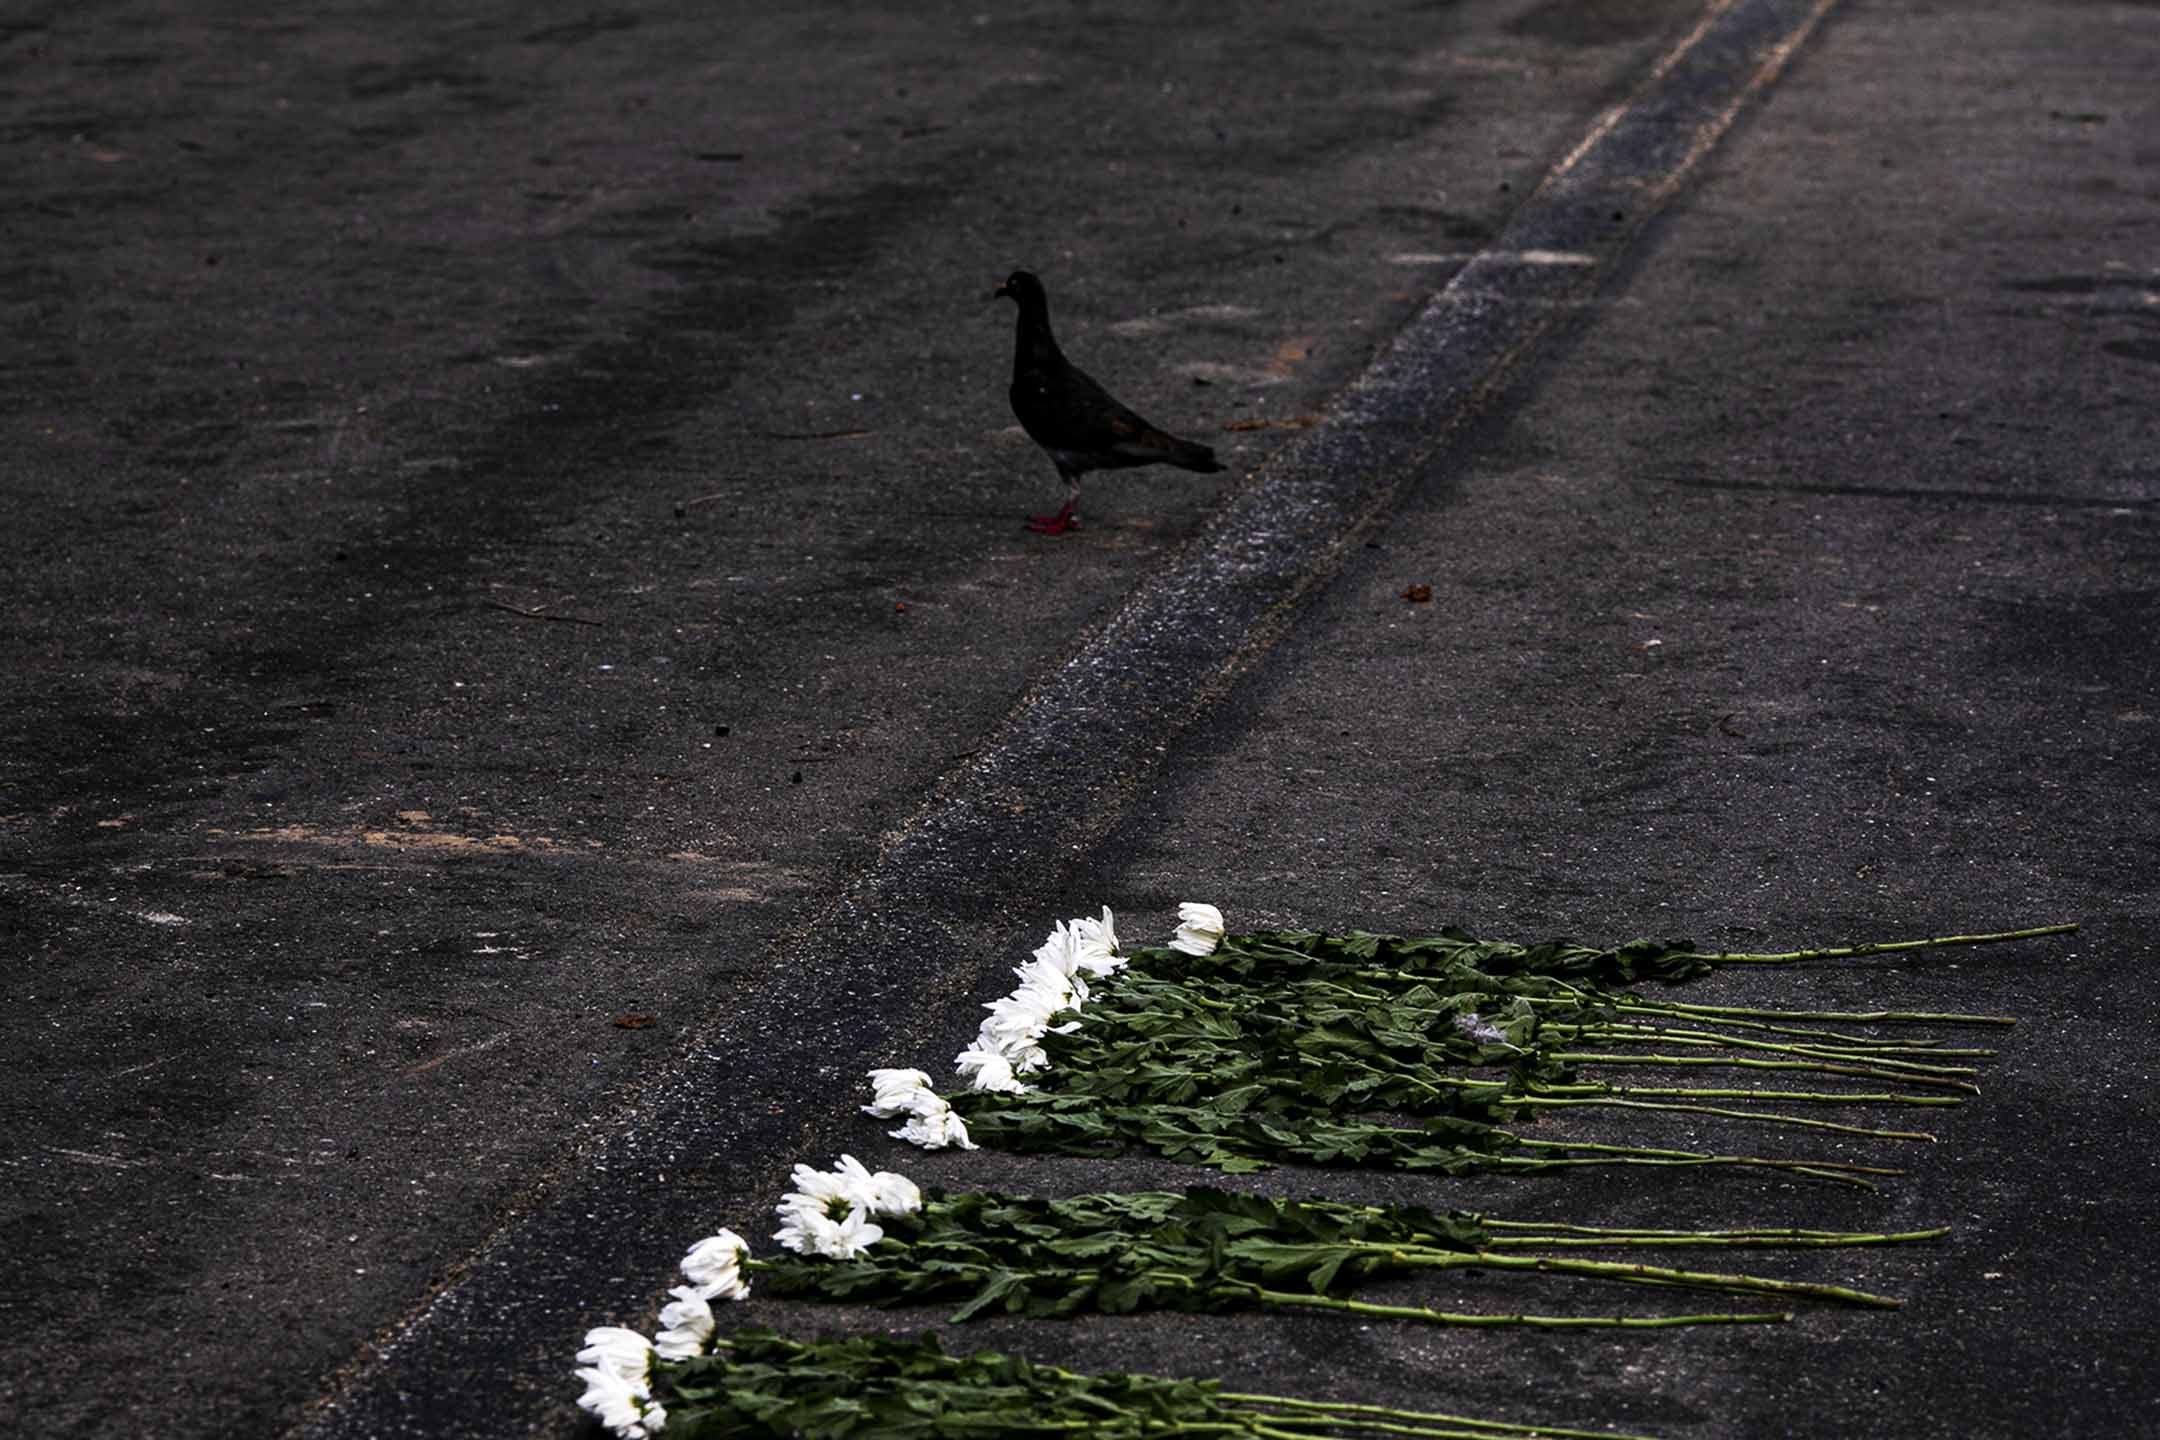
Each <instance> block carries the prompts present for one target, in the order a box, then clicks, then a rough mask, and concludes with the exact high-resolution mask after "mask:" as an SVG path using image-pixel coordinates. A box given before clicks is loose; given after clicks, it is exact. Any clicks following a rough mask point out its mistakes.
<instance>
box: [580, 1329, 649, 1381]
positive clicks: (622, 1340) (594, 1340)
mask: <svg viewBox="0 0 2160 1440" xmlns="http://www.w3.org/2000/svg"><path fill="white" fill-rule="evenodd" d="M652 1349H653V1347H652V1341H650V1340H647V1339H646V1338H645V1337H644V1336H643V1335H640V1334H639V1333H638V1332H637V1331H635V1330H626V1329H624V1328H623V1327H622V1326H620V1325H601V1326H597V1327H595V1328H594V1329H591V1330H588V1331H586V1332H585V1348H584V1349H582V1350H580V1351H578V1352H577V1358H578V1363H579V1364H580V1365H590V1366H592V1367H593V1368H594V1369H596V1370H605V1371H606V1372H608V1373H609V1374H610V1375H619V1376H621V1377H622V1378H623V1379H624V1380H627V1381H629V1382H630V1383H631V1384H633V1385H643V1384H644V1383H645V1376H646V1372H647V1370H648V1369H649V1368H650V1367H651V1365H652Z"/></svg>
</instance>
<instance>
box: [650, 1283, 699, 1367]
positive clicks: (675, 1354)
mask: <svg viewBox="0 0 2160 1440" xmlns="http://www.w3.org/2000/svg"><path fill="white" fill-rule="evenodd" d="M668 1294H670V1295H673V1296H674V1297H675V1299H674V1300H673V1301H672V1302H670V1303H669V1304H666V1305H663V1306H661V1307H660V1324H661V1326H662V1327H663V1328H662V1329H661V1331H660V1333H659V1334H658V1335H655V1336H654V1337H653V1354H655V1355H657V1356H659V1357H660V1358H661V1359H663V1360H695V1359H696V1358H697V1357H698V1356H700V1355H703V1354H704V1353H705V1342H706V1341H708V1340H710V1339H712V1333H713V1313H712V1306H710V1305H708V1304H706V1303H705V1297H704V1295H702V1294H700V1293H699V1292H698V1291H696V1290H693V1289H692V1288H691V1287H689V1286H688V1285H678V1286H676V1287H675V1288H674V1289H672V1290H670V1291H668Z"/></svg>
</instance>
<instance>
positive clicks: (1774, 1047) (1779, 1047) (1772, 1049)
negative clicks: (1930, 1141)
mask: <svg viewBox="0 0 2160 1440" xmlns="http://www.w3.org/2000/svg"><path fill="white" fill-rule="evenodd" d="M1544 1028H1545V1029H1546V1030H1547V1031H1549V1032H1550V1033H1553V1034H1555V1035H1558V1036H1560V1037H1562V1038H1565V1039H1568V1040H1576V1041H1580V1040H1602V1041H1607V1042H1613V1041H1617V1042H1620V1043H1622V1044H1628V1043H1633V1042H1637V1041H1640V1042H1643V1043H1646V1044H1670V1045H1680V1046H1685V1047H1690V1048H1695V1049H1704V1050H1708V1049H1721V1050H1761V1051H1765V1052H1769V1053H1772V1054H1779V1055H1798V1056H1801V1057H1803V1058H1806V1059H1810V1060H1832V1061H1840V1062H1851V1063H1865V1064H1869V1065H1873V1066H1875V1067H1877V1068H1879V1069H1883V1070H1890V1071H1895V1072H1897V1073H1899V1074H1904V1073H1908V1072H1909V1073H1913V1074H1920V1075H1977V1074H1979V1073H1980V1072H1979V1071H1978V1070H1975V1069H1973V1068H1972V1067H1971V1066H1969V1065H1929V1064H1925V1063H1923V1062H1920V1061H1916V1060H1902V1059H1898V1058H1895V1057H1896V1054H1897V1052H1896V1051H1895V1050H1894V1049H1892V1048H1890V1047H1885V1048H1883V1049H1880V1050H1874V1051H1853V1050H1846V1049H1841V1048H1838V1047H1833V1046H1827V1045H1790V1044H1780V1043H1778V1042H1776V1041H1771V1040H1750V1039H1747V1038H1745V1037H1744V1036H1739V1035H1720V1034H1717V1033H1716V1032H1715V1031H1709V1030H1673V1029H1667V1028H1665V1027H1663V1026H1655V1025H1640V1026H1636V1025H1551V1026H1546V1027H1544ZM1929 1053H1932V1054H1935V1055H1958V1054H1962V1053H1965V1052H1960V1051H1947V1050H1943V1051H1933V1052H1929ZM1979 1053H1981V1054H1983V1055H1992V1054H1994V1053H1995V1052H1994V1051H1992V1050H1987V1051H1981V1052H1979Z"/></svg>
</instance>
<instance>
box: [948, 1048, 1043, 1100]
mask: <svg viewBox="0 0 2160 1440" xmlns="http://www.w3.org/2000/svg"><path fill="white" fill-rule="evenodd" d="M954 1068H955V1069H957V1070H958V1071H959V1074H960V1078H961V1079H963V1080H965V1081H967V1084H968V1088H969V1089H970V1090H998V1091H1003V1092H1004V1093H1006V1094H1008V1095H1021V1094H1025V1093H1026V1092H1027V1088H1028V1087H1027V1086H1025V1085H1023V1084H1021V1083H1020V1082H1019V1081H1018V1080H1016V1079H1014V1078H1013V1066H1012V1061H1011V1060H1010V1059H1008V1058H1007V1057H1006V1056H1005V1055H1003V1054H1001V1053H999V1052H998V1051H995V1050H986V1049H984V1048H982V1047H981V1046H980V1045H978V1046H976V1047H975V1048H973V1049H971V1050H963V1051H961V1052H960V1053H959V1054H958V1055H957V1056H955V1057H954Z"/></svg>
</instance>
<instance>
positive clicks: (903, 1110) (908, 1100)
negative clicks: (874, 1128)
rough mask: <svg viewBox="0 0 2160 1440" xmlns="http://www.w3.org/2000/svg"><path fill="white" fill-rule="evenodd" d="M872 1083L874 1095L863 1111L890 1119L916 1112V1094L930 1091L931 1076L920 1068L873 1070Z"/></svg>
mask: <svg viewBox="0 0 2160 1440" xmlns="http://www.w3.org/2000/svg"><path fill="white" fill-rule="evenodd" d="M870 1085H871V1089H872V1090H873V1092H874V1097H873V1098H872V1100H871V1101H870V1103H869V1104H868V1105H865V1106H863V1107H862V1109H863V1113H864V1114H865V1115H875V1116H876V1117H877V1118H878V1119H880V1120H890V1119H892V1118H893V1116H895V1115H911V1114H913V1113H914V1111H915V1104H916V1100H915V1097H916V1095H917V1094H919V1093H923V1092H929V1091H930V1077H929V1076H928V1075H926V1074H924V1073H923V1072H922V1071H920V1070H872V1071H871V1072H870ZM931 1093H932V1094H933V1095H934V1093H935V1092H931Z"/></svg>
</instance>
